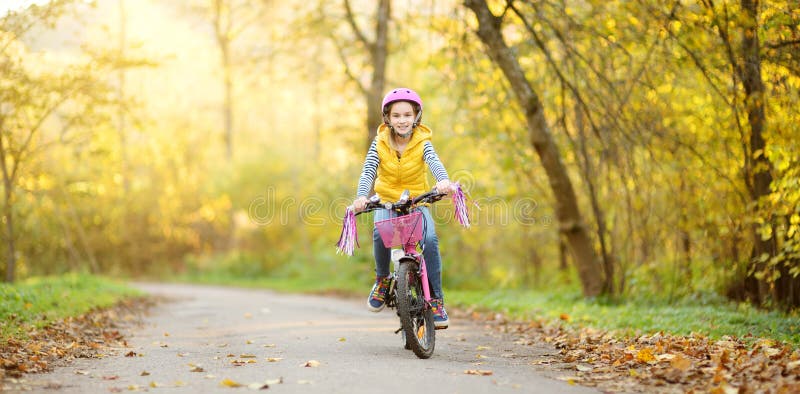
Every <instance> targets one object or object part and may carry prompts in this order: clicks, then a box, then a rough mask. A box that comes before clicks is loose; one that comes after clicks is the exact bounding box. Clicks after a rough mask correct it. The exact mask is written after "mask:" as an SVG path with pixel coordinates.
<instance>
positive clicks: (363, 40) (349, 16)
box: [344, 0, 374, 52]
mask: <svg viewBox="0 0 800 394" xmlns="http://www.w3.org/2000/svg"><path fill="white" fill-rule="evenodd" d="M344 9H345V11H346V12H347V23H348V24H350V27H351V28H352V29H353V33H354V34H355V35H356V37H357V38H358V41H361V43H362V44H364V46H365V47H367V49H369V51H370V52H372V51H373V48H372V47H373V46H374V43H372V42H370V41H369V40H367V37H366V36H365V35H364V33H363V32H362V31H361V29H360V28H359V27H358V25H357V24H356V19H355V17H354V16H353V10H352V9H351V8H350V1H349V0H344Z"/></svg>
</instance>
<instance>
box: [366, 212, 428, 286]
mask: <svg viewBox="0 0 800 394" xmlns="http://www.w3.org/2000/svg"><path fill="white" fill-rule="evenodd" d="M417 209H418V210H419V211H420V212H422V217H423V219H424V220H425V227H424V229H425V234H424V239H423V241H422V242H423V245H424V249H423V250H422V256H423V257H424V258H425V268H426V269H427V271H428V282H430V284H431V293H432V294H431V297H433V298H444V293H443V292H442V256H441V255H440V254H439V237H437V236H436V227H435V225H434V224H433V217H431V212H430V211H429V210H428V207H425V206H422V207H419V208H417ZM395 216H397V213H395V212H394V211H392V210H389V209H379V210H377V211H375V216H374V221H375V222H377V221H380V220H386V219H390V218H393V217H395ZM372 251H373V253H374V255H375V273H376V274H377V275H378V276H389V264H390V263H391V259H390V254H391V250H390V249H388V248H386V247H385V246H383V241H382V240H381V236H380V234H378V229H377V228H373V229H372Z"/></svg>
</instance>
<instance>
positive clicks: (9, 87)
mask: <svg viewBox="0 0 800 394" xmlns="http://www.w3.org/2000/svg"><path fill="white" fill-rule="evenodd" d="M70 3H71V2H70V1H53V2H51V3H48V4H47V5H43V6H31V7H30V8H28V9H26V10H23V11H20V12H9V14H7V15H6V16H5V17H3V18H2V19H0V86H2V87H3V88H2V89H0V103H2V105H1V106H0V131H2V134H0V170H2V177H3V211H2V212H3V222H4V224H5V228H4V234H3V236H4V240H5V249H6V257H5V258H6V264H5V280H6V281H7V282H13V281H14V279H15V271H16V262H17V260H18V255H17V250H16V241H17V237H18V235H17V233H16V222H17V219H18V218H20V215H21V214H22V212H21V211H20V210H19V208H18V207H19V206H20V204H18V200H20V199H22V198H24V196H25V195H26V194H27V191H26V190H25V188H24V187H21V185H20V180H21V179H22V178H23V177H25V176H28V177H31V175H32V174H31V173H30V172H29V171H30V170H31V169H30V168H29V166H30V164H31V163H33V162H34V161H35V160H36V158H37V156H39V155H42V154H43V153H44V152H45V151H47V150H48V149H50V148H52V147H53V146H55V145H59V144H69V143H74V142H75V141H76V140H79V139H80V136H81V135H83V134H85V133H87V132H90V130H91V128H92V126H93V125H94V124H96V123H97V122H100V121H102V119H103V116H102V115H100V114H98V113H96V112H94V111H89V110H86V107H93V106H97V105H103V104H104V103H108V102H109V101H108V98H107V97H106V93H107V91H108V89H107V87H106V85H105V83H104V82H103V81H102V80H100V79H98V78H97V76H98V75H101V74H102V73H103V70H104V69H106V70H107V64H106V65H104V64H102V63H101V62H97V61H96V60H94V59H92V60H89V61H88V62H86V63H84V64H76V65H69V66H66V67H63V66H62V67H58V69H59V71H57V72H53V71H49V70H47V69H46V68H45V67H42V66H43V65H44V64H46V63H45V62H43V61H37V60H35V59H36V55H35V54H34V53H32V52H30V51H29V50H28V48H27V47H26V45H25V44H24V43H23V42H22V41H21V38H23V37H24V36H25V35H26V34H28V33H29V32H30V31H31V30H32V29H33V28H34V26H41V25H45V26H46V25H52V24H53V23H54V22H55V21H56V20H57V19H58V18H59V17H60V16H61V15H63V14H64V13H65V12H67V11H68V7H70V5H71V4H70Z"/></svg>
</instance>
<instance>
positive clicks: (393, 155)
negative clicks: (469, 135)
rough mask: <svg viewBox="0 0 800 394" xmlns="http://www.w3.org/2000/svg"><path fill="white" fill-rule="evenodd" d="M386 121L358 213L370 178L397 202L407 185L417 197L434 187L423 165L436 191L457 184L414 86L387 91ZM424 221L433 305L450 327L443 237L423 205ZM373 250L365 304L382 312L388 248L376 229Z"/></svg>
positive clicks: (361, 183)
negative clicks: (432, 179)
mask: <svg viewBox="0 0 800 394" xmlns="http://www.w3.org/2000/svg"><path fill="white" fill-rule="evenodd" d="M382 108H383V109H382V112H383V124H381V125H380V126H379V127H378V135H377V136H376V137H375V140H373V141H372V145H371V146H370V147H369V151H368V152H367V158H366V160H365V161H364V168H363V170H362V172H361V177H360V178H359V180H358V192H357V197H356V199H355V201H353V207H354V209H355V211H356V212H358V211H361V210H363V209H364V207H365V206H366V204H367V202H368V199H367V194H369V191H370V187H371V186H372V182H373V181H374V182H375V193H376V194H377V195H378V197H380V199H381V201H382V202H395V201H397V200H399V199H400V194H401V193H402V192H403V191H404V190H406V189H408V190H409V192H410V193H411V196H412V197H413V196H418V195H420V194H422V193H425V192H427V191H428V190H430V186H429V185H428V180H427V177H426V176H425V175H426V174H425V167H424V165H425V164H427V165H428V168H430V170H431V172H432V173H433V176H434V177H435V178H436V181H437V183H436V190H437V191H438V192H440V193H448V192H450V191H452V189H453V185H452V184H451V183H450V180H449V179H448V176H447V170H445V168H444V165H442V162H441V161H439V156H437V155H436V151H434V150H433V145H432V144H431V134H432V132H431V130H430V129H429V128H428V127H426V126H425V125H423V124H421V123H420V121H421V119H422V99H420V97H419V95H418V94H417V93H416V92H414V91H413V90H411V89H406V88H398V89H394V90H392V91H391V92H389V93H388V94H387V95H386V97H384V99H383V105H382ZM419 210H420V211H421V212H422V216H423V218H424V220H425V227H424V228H425V229H426V231H425V235H424V237H425V239H424V242H425V243H424V245H425V249H424V250H423V253H422V254H423V256H424V257H425V263H426V264H427V267H426V268H427V270H428V278H429V281H430V283H431V291H432V292H433V294H432V298H433V300H431V307H432V308H433V316H434V322H435V324H436V328H447V325H448V319H447V312H445V309H444V302H443V299H444V294H443V293H442V258H441V256H440V254H439V239H438V237H437V236H436V229H435V228H434V224H433V218H432V217H431V213H430V211H429V210H428V207H425V206H423V207H420V208H419ZM391 216H392V212H391V211H390V210H388V209H381V210H378V211H375V218H374V221H375V222H377V221H379V220H385V219H389V218H390V217H391ZM372 240H373V251H374V254H375V273H376V278H375V285H373V286H372V290H371V291H370V294H369V298H367V307H368V308H369V310H370V311H373V312H380V311H381V310H383V308H384V307H385V306H386V303H385V300H386V294H387V292H388V291H389V283H390V281H389V253H390V251H389V249H387V248H386V247H385V246H384V245H383V242H381V239H380V235H379V234H378V230H377V229H373V232H372Z"/></svg>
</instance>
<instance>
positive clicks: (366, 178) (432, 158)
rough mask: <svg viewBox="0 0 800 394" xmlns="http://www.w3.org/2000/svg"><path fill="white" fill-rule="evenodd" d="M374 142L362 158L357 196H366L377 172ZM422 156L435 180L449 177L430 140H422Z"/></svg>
mask: <svg viewBox="0 0 800 394" xmlns="http://www.w3.org/2000/svg"><path fill="white" fill-rule="evenodd" d="M376 143H377V140H373V141H372V144H371V145H370V147H369V150H368V151H367V158H366V159H365V160H364V168H363V170H362V171H361V177H359V179H358V191H357V193H356V196H357V197H361V196H365V197H366V196H367V194H369V190H370V188H372V183H373V182H374V181H375V177H376V176H377V174H378V165H379V164H380V162H381V159H380V158H379V157H378V149H377V148H376ZM422 158H423V159H424V160H425V163H427V164H428V168H430V169H431V172H432V173H433V177H434V178H436V181H437V182H438V181H442V180H445V179H449V177H448V175H447V170H445V168H444V165H443V164H442V162H441V160H439V155H437V154H436V151H435V150H434V149H433V144H432V143H431V142H430V141H425V142H424V145H423V151H422Z"/></svg>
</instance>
